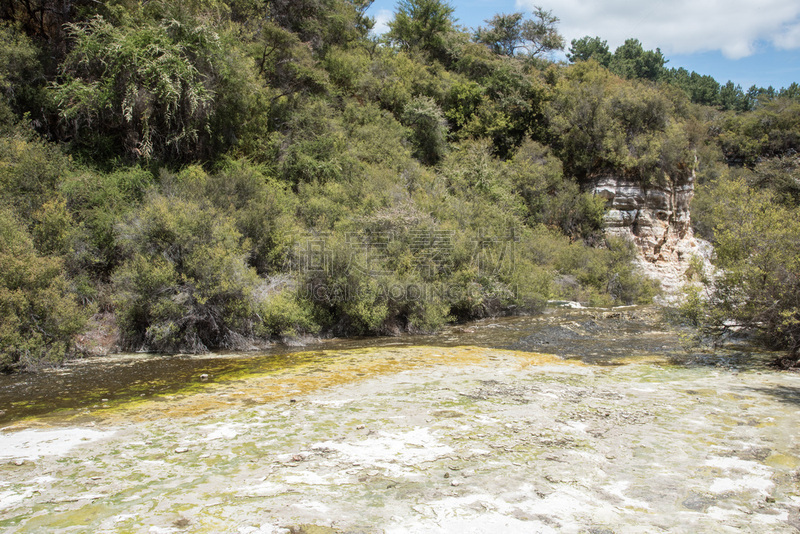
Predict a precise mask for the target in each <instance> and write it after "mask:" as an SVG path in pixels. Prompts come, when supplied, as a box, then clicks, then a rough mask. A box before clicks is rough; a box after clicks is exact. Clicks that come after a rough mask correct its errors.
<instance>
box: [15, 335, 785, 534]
mask: <svg viewBox="0 0 800 534" xmlns="http://www.w3.org/2000/svg"><path fill="white" fill-rule="evenodd" d="M799 388H800V376H798V375H796V374H787V373H779V372H774V371H770V370H768V369H761V368H758V367H754V368H751V369H749V370H743V369H734V368H731V367H717V366H715V367H709V366H702V365H690V366H686V365H671V364H669V361H668V360H663V359H662V360H659V359H657V358H654V357H653V356H652V355H649V356H647V357H643V358H636V357H633V358H629V359H628V360H627V362H626V364H625V365H614V366H598V365H587V364H584V363H581V362H579V361H577V362H576V361H573V362H567V361H563V360H561V359H560V358H557V357H553V356H545V355H537V354H535V353H527V352H519V351H512V350H499V349H487V348H478V347H451V348H432V347H383V348H374V349H361V350H356V349H354V350H350V351H339V352H332V353H325V352H320V353H318V355H317V357H315V358H310V359H308V360H307V361H306V362H305V363H304V364H303V365H299V366H296V367H294V368H292V369H290V370H285V371H273V372H269V373H260V374H258V373H257V374H253V375H250V376H243V377H238V378H237V379H236V380H228V381H223V382H216V383H210V384H208V386H207V387H205V388H204V389H202V390H201V391H199V392H194V393H191V394H188V393H187V394H176V395H171V396H166V397H160V398H158V399H150V400H147V401H145V402H140V403H136V404H133V403H128V404H124V405H121V406H117V407H112V408H108V409H103V408H102V407H99V408H98V409H94V410H90V409H87V410H85V411H83V412H80V413H73V414H71V415H69V416H66V415H65V416H63V417H60V418H59V417H56V418H48V419H28V420H25V421H20V422H17V423H15V424H13V425H10V426H9V427H7V428H5V429H3V431H2V432H0V530H3V531H4V532H93V533H94V532H136V533H138V532H146V533H168V532H231V533H274V532H283V533H289V532H307V533H311V532H387V533H390V532H398V533H399V532H419V533H422V532H425V533H429V532H458V533H459V534H462V533H468V532H475V533H484V532H512V533H513V532H526V533H531V532H576V533H578V532H585V533H594V534H598V533H610V532H616V533H623V532H624V533H635V532H643V533H644V532H647V533H650V532H693V533H694V532H709V533H711V532H714V533H716V532H796V531H797V530H798V529H800V515H798V510H800V430H798V425H797V422H796V420H797V409H798V404H800V393H798V391H800V389H799Z"/></svg>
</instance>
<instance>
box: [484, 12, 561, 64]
mask: <svg viewBox="0 0 800 534" xmlns="http://www.w3.org/2000/svg"><path fill="white" fill-rule="evenodd" d="M533 15H534V17H535V18H534V19H532V20H531V19H528V20H524V15H523V14H522V13H512V14H510V15H505V14H500V15H495V16H494V17H493V18H492V19H490V20H486V22H487V23H488V24H489V27H488V28H482V27H481V28H478V30H477V31H476V32H475V40H476V41H478V42H479V43H483V44H485V45H486V46H488V47H489V49H490V50H492V52H494V53H496V54H500V55H505V56H513V55H515V54H516V53H517V51H518V50H524V51H525V52H526V53H527V54H528V55H530V56H533V57H536V56H539V55H541V54H545V53H548V52H552V51H553V50H561V49H563V48H564V38H563V37H562V36H561V35H560V34H559V33H558V31H557V30H556V25H557V24H558V17H556V16H554V15H553V13H552V12H551V11H545V10H544V9H542V8H541V7H539V6H536V9H535V10H534V12H533Z"/></svg>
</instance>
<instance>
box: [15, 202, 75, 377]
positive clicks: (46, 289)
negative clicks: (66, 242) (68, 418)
mask: <svg viewBox="0 0 800 534" xmlns="http://www.w3.org/2000/svg"><path fill="white" fill-rule="evenodd" d="M62 268H63V267H62V263H61V261H60V260H59V259H58V258H56V257H48V256H40V255H39V254H37V252H36V250H35V249H34V246H33V241H32V239H31V237H30V236H29V235H28V234H27V232H26V231H25V230H24V228H23V227H22V225H21V224H20V223H19V222H18V221H17V220H16V219H15V218H14V216H13V215H12V214H11V212H9V211H8V210H5V209H0V371H9V370H11V369H15V368H23V369H32V368H36V367H38V366H41V365H47V364H55V363H59V362H62V361H63V360H64V359H66V358H68V357H70V356H74V355H75V353H76V349H75V345H74V343H73V337H74V336H75V334H77V333H78V332H80V330H81V329H82V328H83V325H84V324H85V322H86V319H87V317H88V313H87V310H85V309H83V308H81V307H80V306H79V305H78V304H77V302H76V299H75V295H74V294H73V293H72V292H71V291H70V287H69V282H68V280H67V279H66V278H65V277H64V276H63V274H62Z"/></svg>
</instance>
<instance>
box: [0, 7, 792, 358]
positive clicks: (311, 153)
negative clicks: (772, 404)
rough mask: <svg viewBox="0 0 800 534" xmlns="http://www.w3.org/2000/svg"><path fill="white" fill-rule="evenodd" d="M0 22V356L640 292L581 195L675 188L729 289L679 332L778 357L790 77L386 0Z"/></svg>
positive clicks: (229, 341) (188, 340)
mask: <svg viewBox="0 0 800 534" xmlns="http://www.w3.org/2000/svg"><path fill="white" fill-rule="evenodd" d="M369 3H370V2H368V1H366V0H300V1H292V2H289V1H285V0H275V1H269V2H264V1H261V0H186V1H183V2H169V1H166V0H150V1H147V2H137V1H134V0H110V1H108V2H102V3H99V2H95V1H92V0H75V1H72V2H60V1H55V0H9V1H7V2H4V4H3V7H2V8H0V17H1V18H2V20H3V21H4V22H3V23H2V25H0V368H2V369H4V370H13V369H19V368H35V367H36V366H38V365H43V364H48V363H57V362H59V361H62V360H63V359H65V358H68V357H70V356H73V355H75V354H76V351H77V348H76V345H75V343H74V339H75V336H76V334H79V333H80V332H82V331H83V330H84V329H85V328H86V324H87V320H88V319H89V317H91V316H92V315H93V314H96V313H104V314H106V315H108V314H113V315H114V316H115V317H116V321H117V324H118V325H119V327H120V330H121V340H122V341H121V342H122V345H123V347H122V348H124V349H136V350H139V349H146V350H153V351H164V352H178V351H188V352H202V351H207V350H213V349H219V348H226V349H248V348H251V347H254V346H258V345H259V343H262V342H263V341H266V340H270V339H279V338H285V337H287V336H288V337H291V336H297V335H301V334H315V335H316V334H330V333H332V334H336V335H354V334H395V333H400V332H426V331H434V330H436V329H437V328H438V327H440V326H441V325H443V324H444V323H446V322H448V321H454V320H466V319H472V318H479V317H486V316H492V315H498V314H507V313H522V312H535V311H537V310H541V309H542V307H543V306H544V304H545V303H546V301H547V300H549V299H570V300H578V301H581V302H584V303H587V304H591V305H615V304H630V303H641V302H648V301H650V299H652V297H653V296H654V295H655V294H656V292H657V287H658V284H657V282H654V281H650V280H647V279H644V278H643V277H642V276H640V275H639V274H637V273H636V272H635V270H634V268H633V266H632V259H633V258H634V256H635V254H636V251H635V250H634V249H633V247H632V245H631V244H629V243H625V242H619V241H609V240H606V239H605V238H604V236H603V233H602V228H601V224H602V217H603V212H604V204H603V201H602V200H601V199H600V198H598V197H595V196H593V195H592V194H591V192H590V188H591V184H592V181H593V180H595V179H597V178H598V177H601V176H608V175H616V176H623V177H626V178H628V179H633V180H637V181H640V182H642V183H644V184H649V185H656V184H668V183H670V181H672V180H677V179H678V178H680V177H685V176H686V175H688V174H689V173H697V177H698V181H699V184H700V187H699V193H698V196H697V202H696V213H697V214H698V215H697V220H698V230H700V231H701V233H702V234H703V235H705V236H706V237H708V238H709V239H711V240H712V241H713V242H714V243H715V244H716V246H717V250H718V262H719V265H720V266H721V267H722V268H724V275H722V276H721V277H720V278H718V279H717V282H716V285H715V286H714V287H713V288H711V287H710V286H709V289H707V292H708V298H706V299H705V300H704V299H701V298H699V295H697V294H695V295H694V297H695V298H694V299H690V303H689V304H688V305H687V306H685V309H684V314H685V316H687V317H690V318H692V319H693V320H695V321H698V322H701V323H703V324H705V325H707V326H708V327H709V328H716V329H717V330H719V329H724V328H725V327H726V325H730V320H731V319H733V320H734V321H735V322H736V323H737V324H740V325H743V326H746V327H748V328H751V329H756V330H758V331H759V332H761V333H762V334H763V338H764V340H765V341H767V342H768V343H770V344H771V345H772V346H775V347H779V348H783V349H788V350H789V353H790V354H794V359H797V357H798V347H799V346H800V312H799V310H800V281H799V280H798V272H800V253H798V251H799V250H800V243H799V242H798V239H800V222H798V221H800V216H799V215H800V214H799V213H798V209H800V208H798V205H800V171H799V170H798V160H797V155H796V150H797V148H798V145H799V144H800V89H798V87H797V85H796V84H794V85H792V86H791V87H789V88H785V89H782V90H775V89H772V88H768V89H760V88H751V89H750V90H748V91H747V92H745V91H742V89H741V88H738V87H735V86H733V84H731V83H729V84H727V85H721V84H719V83H717V82H716V81H715V80H713V79H712V78H710V77H708V76H702V75H699V74H697V73H687V72H686V71H683V70H680V69H678V70H675V69H667V68H666V67H665V63H666V60H665V58H664V57H663V55H661V52H660V51H658V50H656V51H647V50H644V49H643V48H642V46H641V44H640V43H639V41H637V40H635V39H630V40H629V41H627V42H626V43H625V44H624V45H623V46H621V47H620V48H618V49H617V50H616V51H614V52H613V53H612V52H611V51H610V50H609V49H608V47H607V46H606V44H605V42H603V41H601V40H600V39H599V38H590V37H586V38H584V39H581V40H577V41H573V42H572V44H571V46H570V47H569V54H568V57H569V58H570V62H571V64H557V63H553V62H552V61H550V60H548V59H547V58H548V53H549V52H550V51H552V50H558V49H562V48H563V47H564V46H565V43H564V42H563V39H562V38H561V36H560V35H559V34H558V31H557V23H558V19H557V18H556V16H555V15H554V14H552V13H550V12H546V11H544V10H541V9H538V10H536V11H535V12H533V13H529V14H512V15H504V14H498V15H497V16H496V17H494V18H493V19H490V20H489V21H487V26H486V27H484V28H479V29H473V30H467V29H464V28H460V27H459V26H457V24H456V22H455V20H454V18H453V8H452V6H450V5H449V4H447V3H446V2H443V1H441V0H400V1H399V3H398V5H397V12H396V14H395V18H394V19H393V21H392V22H391V24H390V28H391V29H390V31H389V33H388V34H387V35H386V36H383V37H375V36H373V35H371V34H370V29H371V27H372V25H373V21H372V20H371V19H370V18H369V17H367V16H366V15H365V13H366V9H367V8H368V7H369Z"/></svg>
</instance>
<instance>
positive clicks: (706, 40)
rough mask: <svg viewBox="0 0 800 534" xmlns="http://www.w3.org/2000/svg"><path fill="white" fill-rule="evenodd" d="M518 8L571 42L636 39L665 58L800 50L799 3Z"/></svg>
mask: <svg viewBox="0 0 800 534" xmlns="http://www.w3.org/2000/svg"><path fill="white" fill-rule="evenodd" d="M516 4H517V9H518V10H523V11H531V10H532V9H533V6H535V5H541V6H542V7H543V8H545V9H547V10H551V11H552V12H553V14H554V15H556V16H557V17H558V18H559V19H561V22H560V23H559V31H560V32H561V33H562V34H563V35H564V37H565V38H566V40H567V43H569V42H570V40H572V39H577V38H580V37H583V36H585V35H589V36H592V37H594V36H599V37H600V38H601V39H605V40H607V41H608V45H609V47H610V48H611V50H612V51H613V50H614V49H615V48H616V47H617V46H619V45H621V44H622V43H623V42H625V39H628V38H631V37H635V38H637V39H639V40H640V41H641V42H642V44H643V45H644V47H645V48H648V49H654V48H656V47H658V48H661V51H662V52H664V54H665V55H670V54H691V53H694V52H706V51H713V50H720V51H722V53H723V54H724V55H725V56H726V57H728V58H730V59H738V58H742V57H746V56H749V55H752V54H754V53H755V52H756V51H757V50H758V47H759V44H763V43H771V44H773V45H775V46H776V47H778V48H782V49H794V48H798V47H800V2H798V1H797V0H640V1H639V2H631V1H630V0H516Z"/></svg>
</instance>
